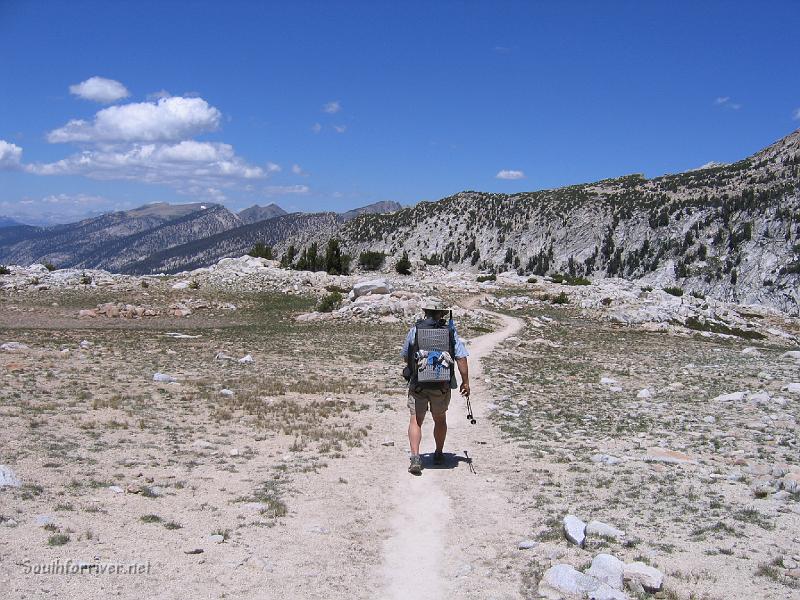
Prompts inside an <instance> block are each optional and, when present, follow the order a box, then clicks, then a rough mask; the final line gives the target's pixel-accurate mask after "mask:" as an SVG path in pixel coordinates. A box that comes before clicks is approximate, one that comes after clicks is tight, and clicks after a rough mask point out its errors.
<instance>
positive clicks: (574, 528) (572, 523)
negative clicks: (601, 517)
mask: <svg viewBox="0 0 800 600" xmlns="http://www.w3.org/2000/svg"><path fill="white" fill-rule="evenodd" d="M564 535H565V536H566V537H567V539H568V540H569V541H570V542H572V543H573V544H575V545H576V546H580V547H581V548H583V544H584V542H585V541H586V523H584V522H583V521H581V520H580V519H579V518H578V517H576V516H575V515H567V516H566V517H564Z"/></svg>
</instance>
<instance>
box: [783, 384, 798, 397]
mask: <svg viewBox="0 0 800 600" xmlns="http://www.w3.org/2000/svg"><path fill="white" fill-rule="evenodd" d="M781 391H782V392H789V393H790V394H800V383H787V384H786V385H785V386H783V387H782V388H781Z"/></svg>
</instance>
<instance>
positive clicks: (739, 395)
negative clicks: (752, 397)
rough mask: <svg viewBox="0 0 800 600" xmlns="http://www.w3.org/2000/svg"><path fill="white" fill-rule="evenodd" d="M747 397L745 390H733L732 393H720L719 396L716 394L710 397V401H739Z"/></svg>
mask: <svg viewBox="0 0 800 600" xmlns="http://www.w3.org/2000/svg"><path fill="white" fill-rule="evenodd" d="M746 397H747V392H733V393H732V394H722V395H721V396H717V397H716V398H712V399H711V401H712V402H714V401H717V402H741V401H742V400H744V399H745V398H746Z"/></svg>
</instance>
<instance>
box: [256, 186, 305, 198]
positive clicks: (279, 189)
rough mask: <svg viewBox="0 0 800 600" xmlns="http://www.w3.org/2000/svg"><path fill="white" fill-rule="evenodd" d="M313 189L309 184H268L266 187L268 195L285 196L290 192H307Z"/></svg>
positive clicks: (265, 190)
mask: <svg viewBox="0 0 800 600" xmlns="http://www.w3.org/2000/svg"><path fill="white" fill-rule="evenodd" d="M310 191H311V188H309V187H308V186H307V185H268V186H267V187H265V188H264V192H265V193H266V195H267V196H284V195H288V194H307V193H308V192H310Z"/></svg>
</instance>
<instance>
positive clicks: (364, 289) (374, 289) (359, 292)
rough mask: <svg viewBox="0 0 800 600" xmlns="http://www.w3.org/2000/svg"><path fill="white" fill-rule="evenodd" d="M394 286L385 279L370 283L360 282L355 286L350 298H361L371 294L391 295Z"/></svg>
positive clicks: (373, 280)
mask: <svg viewBox="0 0 800 600" xmlns="http://www.w3.org/2000/svg"><path fill="white" fill-rule="evenodd" d="M391 293H392V286H391V285H389V284H388V283H387V282H386V280H385V279H372V280H370V281H359V282H358V283H356V284H355V285H354V286H353V289H352V291H351V292H350V296H351V297H352V298H360V297H361V296H367V295H369V294H391Z"/></svg>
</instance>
